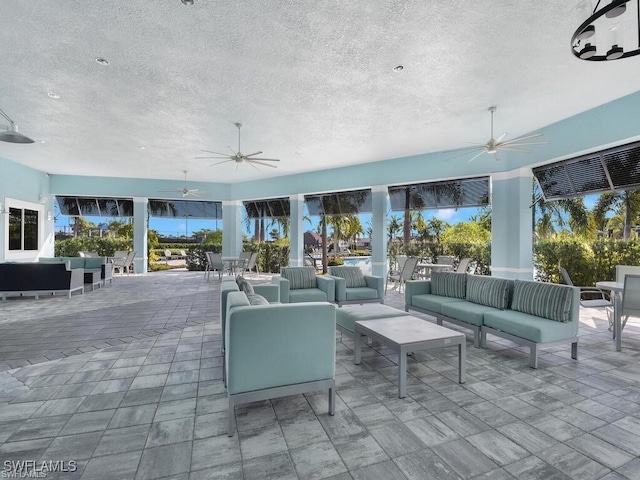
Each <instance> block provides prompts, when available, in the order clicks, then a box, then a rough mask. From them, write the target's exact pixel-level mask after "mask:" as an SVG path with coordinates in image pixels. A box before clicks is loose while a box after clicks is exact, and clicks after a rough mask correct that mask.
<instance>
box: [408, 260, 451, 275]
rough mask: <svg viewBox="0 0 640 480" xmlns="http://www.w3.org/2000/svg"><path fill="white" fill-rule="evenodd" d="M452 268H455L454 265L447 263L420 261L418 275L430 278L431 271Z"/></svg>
mask: <svg viewBox="0 0 640 480" xmlns="http://www.w3.org/2000/svg"><path fill="white" fill-rule="evenodd" d="M451 269H453V265H447V264H446V263H425V262H419V263H418V264H417V265H416V277H418V278H429V277H430V276H431V272H445V271H448V270H451Z"/></svg>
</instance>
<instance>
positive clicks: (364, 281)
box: [329, 266, 384, 306]
mask: <svg viewBox="0 0 640 480" xmlns="http://www.w3.org/2000/svg"><path fill="white" fill-rule="evenodd" d="M329 274H330V275H331V276H332V277H333V280H334V281H335V285H336V303H337V304H338V305H340V306H342V305H345V304H348V303H359V304H362V303H371V302H375V303H384V278H383V277H378V276H374V275H364V274H363V273H362V270H361V269H360V267H349V266H346V267H345V266H334V267H329Z"/></svg>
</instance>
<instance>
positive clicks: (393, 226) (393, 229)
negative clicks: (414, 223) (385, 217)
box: [387, 215, 402, 242]
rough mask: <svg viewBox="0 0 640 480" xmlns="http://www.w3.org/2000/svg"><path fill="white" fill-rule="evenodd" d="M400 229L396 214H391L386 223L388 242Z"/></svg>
mask: <svg viewBox="0 0 640 480" xmlns="http://www.w3.org/2000/svg"><path fill="white" fill-rule="evenodd" d="M401 231H402V224H401V223H400V219H399V218H398V216H397V215H391V220H389V224H388V225H387V234H388V235H389V242H391V241H392V240H393V239H394V238H395V237H396V236H397V235H398V233H400V232H401Z"/></svg>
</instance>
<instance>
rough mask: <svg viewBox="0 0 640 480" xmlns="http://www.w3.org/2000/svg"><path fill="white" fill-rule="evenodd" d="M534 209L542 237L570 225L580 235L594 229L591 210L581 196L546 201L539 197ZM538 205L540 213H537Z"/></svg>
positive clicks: (536, 222) (536, 224)
mask: <svg viewBox="0 0 640 480" xmlns="http://www.w3.org/2000/svg"><path fill="white" fill-rule="evenodd" d="M532 207H533V209H534V212H533V214H534V225H535V231H536V233H537V234H538V236H539V237H540V238H545V237H548V236H549V235H552V234H554V233H555V232H556V231H557V228H560V229H564V228H565V227H568V228H569V229H570V230H571V231H572V232H574V233H577V234H578V235H588V234H590V233H591V231H592V230H593V227H592V224H591V221H590V215H589V211H588V210H587V208H586V207H585V205H584V200H583V198H582V197H580V198H564V199H561V200H552V201H549V202H545V201H544V200H543V199H542V197H539V198H538V199H537V200H536V201H535V202H534V204H533V205H532ZM536 207H537V208H538V211H539V212H538V213H536Z"/></svg>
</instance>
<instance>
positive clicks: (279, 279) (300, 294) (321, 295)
mask: <svg viewBox="0 0 640 480" xmlns="http://www.w3.org/2000/svg"><path fill="white" fill-rule="evenodd" d="M287 268H289V269H291V270H293V269H296V268H300V269H303V268H305V269H306V267H287ZM282 270H284V268H283V269H282ZM309 270H313V268H311V269H309ZM314 277H315V278H314V280H315V283H314V286H313V287H312V288H298V289H293V288H291V287H290V285H291V282H290V280H289V279H288V278H286V277H284V276H282V275H280V276H275V277H273V278H272V279H271V281H272V283H274V284H276V285H277V286H278V288H279V292H280V302H281V303H297V302H317V301H322V302H331V303H333V302H334V301H335V298H336V293H335V282H334V280H333V277H331V276H328V275H327V276H320V275H315V271H314ZM256 292H257V293H260V292H258V291H257V290H256Z"/></svg>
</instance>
